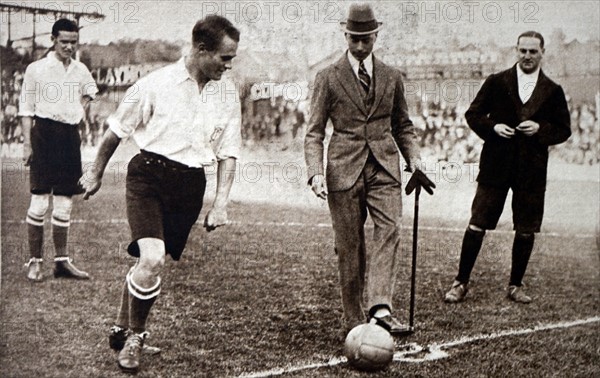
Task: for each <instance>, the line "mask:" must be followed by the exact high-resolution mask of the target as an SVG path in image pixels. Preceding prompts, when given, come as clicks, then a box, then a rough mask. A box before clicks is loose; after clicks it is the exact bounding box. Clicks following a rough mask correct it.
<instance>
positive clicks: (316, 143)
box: [304, 54, 419, 191]
mask: <svg viewBox="0 0 600 378" xmlns="http://www.w3.org/2000/svg"><path fill="white" fill-rule="evenodd" d="M372 82H374V87H375V89H374V93H372V94H370V95H372V99H371V100H372V105H371V106H368V105H367V104H366V101H365V99H364V97H365V96H364V95H363V90H362V88H361V87H360V84H359V82H358V79H357V77H356V75H355V74H354V72H353V71H352V67H351V65H350V62H349V61H348V57H347V56H346V54H344V55H343V56H342V57H341V58H340V59H339V60H338V61H337V62H336V63H334V64H332V65H331V66H329V67H327V68H325V69H324V70H322V71H320V72H319V73H318V74H317V76H316V78H315V88H314V92H313V95H312V101H311V109H310V113H311V114H310V120H309V122H308V127H307V133H306V138H305V142H304V151H305V159H306V164H307V166H308V172H309V173H308V177H309V179H311V178H312V177H313V176H314V175H316V174H324V172H325V167H324V146H323V140H324V138H325V126H326V124H327V121H328V120H329V119H331V121H332V123H333V135H332V137H331V141H330V143H329V148H328V153H327V173H326V180H327V187H328V189H329V191H343V190H347V189H349V188H350V187H352V185H354V183H355V182H356V180H357V179H358V177H359V175H360V173H361V172H362V169H363V168H364V166H365V163H366V161H367V158H368V156H369V151H371V152H372V153H373V155H374V156H375V158H376V159H377V161H378V162H379V164H381V166H382V167H383V168H384V169H385V170H386V171H387V172H388V173H389V174H390V175H391V176H392V177H393V178H394V179H395V180H396V181H398V183H400V182H401V169H400V154H399V152H401V153H402V155H403V157H404V159H405V160H406V162H407V163H408V164H410V163H411V162H412V161H413V160H414V159H415V158H418V156H419V146H418V142H417V135H416V132H415V127H414V125H413V123H412V121H411V120H410V119H409V117H408V109H407V105H406V99H405V98H404V84H403V83H402V75H401V73H400V71H398V70H396V69H393V68H392V67H389V66H387V65H385V64H384V63H383V62H381V61H380V60H378V59H377V58H375V57H373V79H372Z"/></svg>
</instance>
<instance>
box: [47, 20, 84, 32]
mask: <svg viewBox="0 0 600 378" xmlns="http://www.w3.org/2000/svg"><path fill="white" fill-rule="evenodd" d="M61 30H62V31H68V32H77V33H79V28H78V27H77V24H76V23H75V22H73V21H71V20H69V19H66V18H61V19H60V20H57V21H56V22H55V23H54V25H52V35H53V36H55V37H58V33H59V32H60V31H61Z"/></svg>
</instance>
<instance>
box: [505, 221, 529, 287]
mask: <svg viewBox="0 0 600 378" xmlns="http://www.w3.org/2000/svg"><path fill="white" fill-rule="evenodd" d="M534 241H535V235H534V234H518V233H517V234H515V240H514V242H513V249H512V264H511V265H512V266H511V270H510V282H509V285H511V286H513V285H514V286H521V285H522V284H523V276H525V271H526V270H527V264H529V258H530V257H531V251H533V243H534Z"/></svg>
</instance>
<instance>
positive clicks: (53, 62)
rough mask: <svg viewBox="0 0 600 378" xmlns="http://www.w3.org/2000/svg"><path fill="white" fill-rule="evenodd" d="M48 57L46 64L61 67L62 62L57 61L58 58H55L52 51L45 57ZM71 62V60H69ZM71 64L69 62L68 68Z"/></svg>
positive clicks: (54, 53)
mask: <svg viewBox="0 0 600 378" xmlns="http://www.w3.org/2000/svg"><path fill="white" fill-rule="evenodd" d="M47 57H48V62H50V65H52V66H63V62H61V61H60V60H58V58H57V57H56V52H54V51H50V52H49V53H48V55H47ZM71 60H73V59H72V58H71ZM71 63H73V62H72V61H71V62H69V67H71Z"/></svg>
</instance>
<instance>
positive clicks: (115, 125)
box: [106, 116, 131, 139]
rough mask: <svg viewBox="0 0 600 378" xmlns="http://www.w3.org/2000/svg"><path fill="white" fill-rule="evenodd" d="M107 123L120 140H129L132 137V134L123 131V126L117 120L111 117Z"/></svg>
mask: <svg viewBox="0 0 600 378" xmlns="http://www.w3.org/2000/svg"><path fill="white" fill-rule="evenodd" d="M106 123H108V128H109V129H110V130H111V131H112V132H113V133H115V135H116V136H118V137H119V139H123V138H127V137H129V135H131V133H129V132H127V131H125V130H123V128H122V126H121V122H119V121H118V120H117V119H116V118H114V117H112V116H110V117H108V118H107V119H106Z"/></svg>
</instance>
